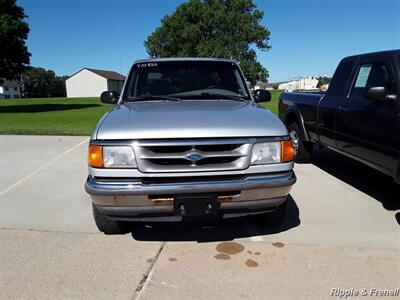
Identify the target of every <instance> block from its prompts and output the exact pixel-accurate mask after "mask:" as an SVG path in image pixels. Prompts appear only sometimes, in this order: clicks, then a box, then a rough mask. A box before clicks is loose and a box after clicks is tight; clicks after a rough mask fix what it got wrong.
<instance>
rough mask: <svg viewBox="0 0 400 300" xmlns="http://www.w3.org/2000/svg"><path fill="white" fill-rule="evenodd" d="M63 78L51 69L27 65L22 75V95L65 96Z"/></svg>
mask: <svg viewBox="0 0 400 300" xmlns="http://www.w3.org/2000/svg"><path fill="white" fill-rule="evenodd" d="M65 79H66V77H65V76H64V77H60V76H56V74H55V73H54V71H52V70H46V69H44V68H35V67H29V68H28V69H27V70H26V71H25V73H24V74H23V76H22V83H23V93H24V97H29V98H37V97H65V96H66V90H65Z"/></svg>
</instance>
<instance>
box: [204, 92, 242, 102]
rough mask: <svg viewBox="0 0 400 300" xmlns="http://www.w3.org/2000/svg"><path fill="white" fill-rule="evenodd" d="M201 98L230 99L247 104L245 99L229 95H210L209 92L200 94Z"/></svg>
mask: <svg viewBox="0 0 400 300" xmlns="http://www.w3.org/2000/svg"><path fill="white" fill-rule="evenodd" d="M200 95H201V96H208V97H222V98H224V99H229V100H239V101H244V102H246V99H245V98H242V97H239V96H235V95H227V94H220V93H209V92H202V93H201V94H200Z"/></svg>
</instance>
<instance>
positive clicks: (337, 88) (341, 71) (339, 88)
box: [329, 59, 355, 97]
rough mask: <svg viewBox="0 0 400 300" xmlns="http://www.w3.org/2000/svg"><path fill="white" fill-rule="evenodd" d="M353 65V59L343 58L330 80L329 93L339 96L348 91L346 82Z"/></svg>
mask: <svg viewBox="0 0 400 300" xmlns="http://www.w3.org/2000/svg"><path fill="white" fill-rule="evenodd" d="M354 65H355V60H354V59H350V60H349V59H348V60H343V61H342V62H340V64H339V65H338V67H337V68H336V71H335V74H333V77H332V81H331V83H330V84H329V94H330V95H331V96H335V97H340V96H342V95H343V94H344V93H345V91H348V88H347V83H348V80H349V77H350V75H351V73H352V72H353V68H354Z"/></svg>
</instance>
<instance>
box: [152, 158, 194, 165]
mask: <svg viewBox="0 0 400 300" xmlns="http://www.w3.org/2000/svg"><path fill="white" fill-rule="evenodd" d="M148 161H149V162H151V163H153V164H156V165H162V166H184V165H191V164H192V162H191V161H189V160H186V159H180V158H177V159H174V158H152V159H148Z"/></svg>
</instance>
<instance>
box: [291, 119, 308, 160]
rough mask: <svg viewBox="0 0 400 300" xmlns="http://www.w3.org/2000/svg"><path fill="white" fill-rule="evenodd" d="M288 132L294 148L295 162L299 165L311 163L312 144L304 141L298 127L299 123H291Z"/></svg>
mask: <svg viewBox="0 0 400 300" xmlns="http://www.w3.org/2000/svg"><path fill="white" fill-rule="evenodd" d="M288 130H289V134H290V137H291V138H292V141H293V146H294V161H295V162H297V163H308V162H310V160H311V153H312V144H311V143H307V142H305V141H304V140H303V136H302V133H301V131H300V128H299V125H297V123H291V124H290V125H289V126H288Z"/></svg>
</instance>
